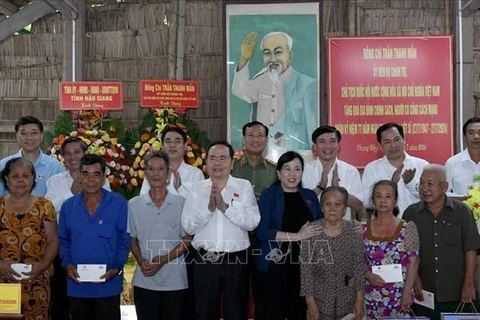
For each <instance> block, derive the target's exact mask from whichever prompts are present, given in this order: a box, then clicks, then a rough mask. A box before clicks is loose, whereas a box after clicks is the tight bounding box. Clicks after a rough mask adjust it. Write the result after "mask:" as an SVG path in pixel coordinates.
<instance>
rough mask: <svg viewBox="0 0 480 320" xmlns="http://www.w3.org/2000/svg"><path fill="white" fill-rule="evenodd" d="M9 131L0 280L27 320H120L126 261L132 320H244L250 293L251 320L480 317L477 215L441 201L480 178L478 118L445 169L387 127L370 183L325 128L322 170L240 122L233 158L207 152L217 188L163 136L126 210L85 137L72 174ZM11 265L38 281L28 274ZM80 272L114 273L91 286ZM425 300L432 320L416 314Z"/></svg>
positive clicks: (316, 136)
mask: <svg viewBox="0 0 480 320" xmlns="http://www.w3.org/2000/svg"><path fill="white" fill-rule="evenodd" d="M15 131H16V133H17V140H18V143H19V146H20V148H21V149H20V151H19V152H18V153H17V154H15V155H12V156H10V157H6V158H4V159H2V161H0V169H1V170H2V171H1V174H0V177H1V179H2V182H3V184H2V187H3V189H0V195H1V197H0V237H1V239H2V241H1V247H0V259H1V260H0V277H1V281H2V282H16V281H18V280H17V278H18V277H20V276H22V277H23V278H24V279H23V280H21V281H20V282H21V285H22V312H23V314H24V316H25V319H26V320H31V319H32V320H33V319H35V320H40V319H49V318H50V316H52V319H53V320H56V319H58V320H60V319H62V320H63V319H70V318H71V319H73V320H77V319H81V320H84V319H102V320H103V319H106V320H108V319H112V320H113V319H115V320H119V319H120V307H119V305H120V294H121V292H122V282H123V273H122V270H123V266H124V264H125V263H126V260H127V256H128V252H129V251H131V252H132V254H133V256H134V257H135V259H136V261H137V268H136V271H135V274H134V277H133V282H132V284H133V291H134V302H135V307H136V312H137V316H138V319H139V320H149V319H152V320H153V319H166V320H167V319H168V320H176V319H178V320H183V319H188V320H194V319H199V320H216V319H220V318H221V317H223V318H224V319H226V320H230V319H242V320H244V319H246V318H247V306H248V299H249V293H250V292H251V294H252V297H253V302H254V312H255V315H254V317H255V319H268V320H277V319H278V320H280V319H308V320H317V319H322V320H323V319H327V320H328V319H342V318H344V317H349V316H350V317H351V318H352V319H357V320H358V319H362V318H363V317H364V316H365V315H366V316H367V318H368V319H381V318H382V317H392V318H396V317H406V316H409V315H410V314H411V310H412V309H413V311H414V313H415V314H416V315H426V316H428V317H429V318H431V319H439V317H440V312H449V311H451V312H452V311H455V309H456V308H457V306H458V304H459V303H460V302H464V303H476V304H477V302H476V301H477V300H476V296H475V286H474V274H475V267H476V261H477V252H476V250H477V249H479V248H480V236H479V234H478V231H477V227H476V224H475V221H474V220H473V216H472V214H471V212H470V210H469V209H468V207H466V206H465V205H464V204H463V203H461V202H460V201H458V200H457V199H454V198H451V197H447V196H446V194H447V193H449V194H453V193H455V194H456V195H455V196H456V197H457V198H459V199H461V198H462V197H464V196H465V195H466V192H467V190H466V188H468V186H470V185H471V184H472V181H467V180H468V179H472V177H473V175H474V174H476V173H477V170H478V168H480V164H479V163H480V118H472V119H470V120H469V121H467V123H466V124H465V126H464V131H463V132H464V136H465V140H466V142H467V149H466V150H465V151H463V152H462V153H460V154H459V155H456V156H454V157H453V158H451V159H449V160H448V161H447V165H446V167H444V166H441V165H437V164H428V162H427V161H425V160H422V159H419V158H415V157H412V156H410V155H408V154H407V153H406V152H405V137H404V133H403V128H402V126H401V125H399V124H396V123H387V124H384V125H382V126H380V127H379V128H378V130H377V140H378V144H379V147H380V149H381V150H382V152H383V153H384V156H383V157H382V158H381V159H378V160H375V161H373V162H371V163H370V164H368V165H367V166H366V168H365V170H364V172H363V176H362V177H361V176H360V173H359V171H358V170H357V169H356V168H355V167H353V166H352V165H350V164H348V163H347V162H344V161H342V160H340V159H339V158H338V153H339V149H340V141H341V134H340V132H339V131H338V130H337V129H336V128H334V127H331V126H321V127H319V128H317V129H316V130H315V131H314V132H313V133H312V143H313V149H314V151H315V153H316V154H317V155H318V158H317V159H315V160H313V161H312V162H309V163H305V162H304V159H303V158H302V156H301V155H300V154H298V153H296V152H294V151H288V152H285V153H284V154H283V155H281V156H280V158H279V160H278V162H277V163H276V164H275V163H272V162H271V161H269V160H267V159H265V158H264V156H263V155H264V153H265V148H266V146H267V144H268V136H269V132H268V131H269V130H268V127H266V126H265V125H263V124H262V123H260V122H257V121H253V122H250V123H247V124H245V125H244V126H243V129H242V134H243V143H244V147H245V148H244V154H243V156H242V157H241V158H240V159H238V160H234V150H233V148H232V146H231V145H230V144H229V143H228V142H226V141H215V142H213V143H212V144H211V145H210V146H208V148H207V156H206V157H207V158H206V173H207V174H208V179H205V177H204V175H203V172H202V171H200V170H199V169H197V168H194V167H192V166H190V165H188V164H186V163H185V162H184V160H183V156H184V153H185V150H186V142H187V136H186V134H185V132H184V131H183V130H181V129H179V128H173V127H169V128H167V129H165V130H164V131H163V132H162V135H161V139H162V145H163V150H162V151H158V152H151V153H149V154H148V155H147V156H146V158H145V160H144V162H145V178H146V179H145V182H144V184H143V185H142V190H141V194H140V195H139V196H137V197H134V198H133V199H131V200H130V201H128V203H127V201H126V200H125V199H124V198H123V197H121V196H120V195H117V194H115V193H112V192H110V191H109V185H108V181H106V179H105V163H104V160H103V158H102V157H100V156H97V155H92V154H86V150H87V146H86V145H85V143H84V142H83V141H82V140H81V139H79V138H67V139H66V140H65V142H64V143H63V145H62V149H61V153H62V156H63V157H64V159H65V166H66V170H65V169H64V167H63V166H61V165H60V163H59V162H58V161H57V160H55V159H53V158H50V157H48V156H46V155H45V154H43V153H42V152H41V151H40V144H41V141H42V139H43V125H42V123H41V122H40V121H39V120H38V119H36V118H34V117H30V116H27V117H23V118H21V119H20V120H19V121H18V122H17V124H16V126H15ZM462 179H463V180H462ZM460 186H462V187H460ZM465 186H466V187H465ZM462 188H463V189H462ZM363 207H371V208H372V209H373V216H372V218H371V219H370V220H369V221H368V222H367V223H360V222H358V221H357V220H356V218H357V214H358V212H360V211H361V210H362V208H363ZM14 263H23V264H28V265H31V270H30V271H28V272H21V273H22V274H19V273H18V271H15V270H14V269H13V268H12V264H14ZM52 263H53V265H52ZM80 265H103V266H105V270H104V271H105V272H104V273H103V274H102V275H101V276H100V277H99V279H98V282H97V281H93V282H84V281H82V278H81V276H80V273H79V270H78V268H79V266H80ZM383 265H398V267H399V268H401V274H402V281H397V282H389V281H386V279H383V278H382V277H381V276H380V275H379V274H378V272H376V269H377V268H376V267H378V266H383ZM53 266H54V268H55V271H54V270H53V269H54V268H53ZM52 275H53V277H52ZM51 277H52V278H51ZM50 279H52V283H50ZM66 279H68V280H66ZM387 280H388V279H387ZM65 284H66V292H67V294H65ZM51 289H52V290H51ZM423 290H426V291H428V292H429V293H432V294H434V297H435V298H434V302H435V304H434V310H431V309H428V308H425V307H422V306H418V305H413V304H412V303H413V298H414V296H415V297H417V299H419V300H423V293H424V292H425V291H423ZM67 295H68V299H66V296H67Z"/></svg>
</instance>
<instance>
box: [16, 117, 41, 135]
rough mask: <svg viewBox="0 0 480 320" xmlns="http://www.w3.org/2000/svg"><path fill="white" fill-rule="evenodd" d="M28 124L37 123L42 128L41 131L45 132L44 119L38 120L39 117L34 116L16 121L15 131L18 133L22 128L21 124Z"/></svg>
mask: <svg viewBox="0 0 480 320" xmlns="http://www.w3.org/2000/svg"><path fill="white" fill-rule="evenodd" d="M26 124H36V125H37V126H38V128H39V129H40V132H43V123H42V121H40V120H38V118H35V117H33V116H25V117H21V118H20V119H18V121H17V123H15V133H18V130H20V126H24V125H26Z"/></svg>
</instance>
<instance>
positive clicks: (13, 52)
mask: <svg viewBox="0 0 480 320" xmlns="http://www.w3.org/2000/svg"><path fill="white" fill-rule="evenodd" d="M62 46H63V35H62V34H29V35H22V36H13V37H10V38H8V39H7V40H5V41H3V42H2V45H0V56H17V57H18V56H55V57H61V56H63V48H62Z"/></svg>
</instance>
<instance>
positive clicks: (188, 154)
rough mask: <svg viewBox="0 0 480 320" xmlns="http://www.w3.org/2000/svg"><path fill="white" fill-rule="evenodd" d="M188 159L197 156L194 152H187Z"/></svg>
mask: <svg viewBox="0 0 480 320" xmlns="http://www.w3.org/2000/svg"><path fill="white" fill-rule="evenodd" d="M187 157H189V158H194V157H195V155H194V154H193V152H192V151H189V152H187Z"/></svg>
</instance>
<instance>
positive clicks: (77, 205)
mask: <svg viewBox="0 0 480 320" xmlns="http://www.w3.org/2000/svg"><path fill="white" fill-rule="evenodd" d="M80 168H81V177H80V183H81V185H82V191H81V192H80V193H78V194H77V195H75V196H73V197H71V198H69V199H67V200H66V201H65V202H64V203H63V206H62V209H61V210H60V222H59V232H58V234H59V235H58V237H59V240H60V257H61V259H62V266H63V267H64V268H66V269H67V277H68V284H67V294H68V296H69V297H70V304H71V316H72V320H85V319H102V320H120V294H121V293H122V291H123V287H122V283H123V275H122V269H123V266H124V264H125V262H126V261H127V257H128V252H129V249H130V236H129V235H128V233H127V216H128V209H127V201H126V200H125V199H124V198H123V197H122V196H120V195H118V194H116V193H112V192H109V191H107V190H105V189H103V188H102V186H103V184H104V183H105V161H104V160H103V158H102V157H100V156H98V155H95V154H86V155H85V156H83V157H82V160H81V161H80ZM80 264H81V265H87V266H89V267H90V268H93V266H92V265H102V266H104V267H105V268H104V270H106V272H105V273H104V274H102V275H101V276H99V278H98V282H97V281H94V280H92V282H83V281H82V278H81V277H80V275H79V271H78V265H80ZM96 267H98V266H96ZM82 270H83V269H82Z"/></svg>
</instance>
